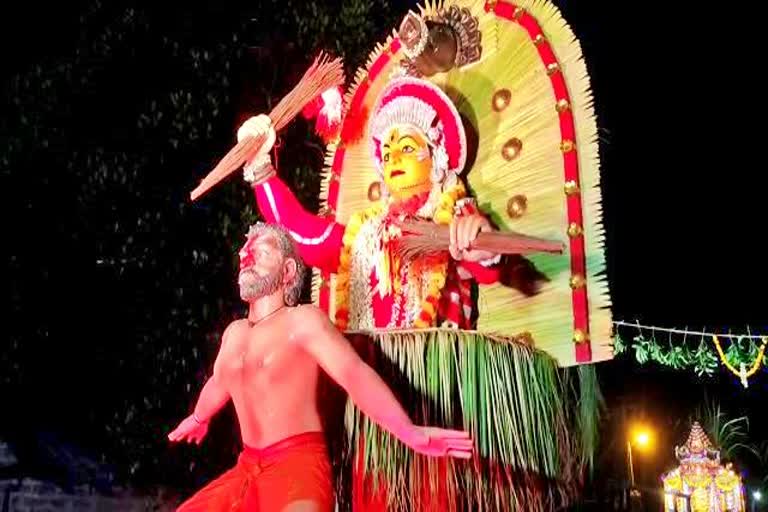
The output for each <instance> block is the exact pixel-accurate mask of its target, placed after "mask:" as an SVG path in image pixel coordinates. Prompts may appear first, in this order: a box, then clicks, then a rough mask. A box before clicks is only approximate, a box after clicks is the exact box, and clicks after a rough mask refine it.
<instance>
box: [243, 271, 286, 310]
mask: <svg viewBox="0 0 768 512" xmlns="http://www.w3.org/2000/svg"><path fill="white" fill-rule="evenodd" d="M282 277H283V276H282V275H281V273H280V272H275V273H273V274H269V275H266V276H260V275H258V274H257V273H256V272H254V271H253V270H250V269H246V270H243V271H242V272H240V276H239V278H238V284H239V285H240V298H241V299H243V300H244V301H246V302H253V301H255V300H257V299H260V298H262V297H266V296H267V295H272V294H273V293H275V292H276V291H277V290H279V289H280V285H281V284H282Z"/></svg>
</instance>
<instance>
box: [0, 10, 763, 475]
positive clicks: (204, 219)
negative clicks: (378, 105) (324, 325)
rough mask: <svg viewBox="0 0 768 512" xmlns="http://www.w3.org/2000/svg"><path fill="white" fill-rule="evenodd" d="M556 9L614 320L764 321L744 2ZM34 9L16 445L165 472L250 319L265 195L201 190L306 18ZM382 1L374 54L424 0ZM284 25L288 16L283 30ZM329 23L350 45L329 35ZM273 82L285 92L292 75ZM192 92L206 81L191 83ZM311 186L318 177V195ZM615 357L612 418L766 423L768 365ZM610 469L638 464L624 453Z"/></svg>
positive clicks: (20, 215)
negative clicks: (718, 367)
mask: <svg viewBox="0 0 768 512" xmlns="http://www.w3.org/2000/svg"><path fill="white" fill-rule="evenodd" d="M335 3H336V2H334V3H333V4H335ZM556 3H557V4H558V5H559V6H560V8H561V9H562V11H563V14H564V16H565V18H566V19H567V20H568V22H569V23H570V24H571V26H572V28H573V30H574V31H575V33H576V35H577V36H578V37H579V38H580V40H581V42H582V46H583V51H584V54H585V57H586V60H587V64H588V68H589V70H590V73H591V76H592V83H593V88H594V94H595V103H596V109H597V114H598V123H599V126H600V136H601V141H602V147H601V157H602V162H603V163H602V169H603V198H604V217H605V224H606V231H607V234H606V238H607V249H606V250H607V255H608V273H609V280H610V285H611V291H612V295H613V299H614V316H615V318H616V319H621V320H627V321H635V320H638V321H640V322H642V323H646V324H652V325H659V326H668V327H680V328H683V327H689V328H692V329H701V328H706V329H711V330H716V331H718V330H719V331H728V330H733V331H734V332H745V331H746V330H747V328H748V327H749V328H750V329H751V330H752V332H753V333H756V334H760V333H765V334H768V322H767V320H768V316H767V315H766V313H765V300H764V299H763V296H764V294H765V291H766V289H768V266H767V265H766V263H765V256H764V251H763V243H762V242H763V237H764V233H763V232H764V227H763V226H764V224H765V219H766V215H765V213H764V210H765V200H764V194H765V190H766V188H765V180H764V177H763V173H764V169H765V164H764V161H763V159H762V158H761V157H762V153H763V150H764V147H765V144H766V142H765V140H763V139H764V136H763V133H762V132H763V130H762V128H761V127H760V125H758V126H757V127H751V126H748V125H747V123H748V122H753V121H754V122H757V123H760V122H761V121H762V115H761V113H762V111H764V110H765V101H764V100H763V96H764V93H763V87H762V82H761V81H760V80H758V79H757V78H756V72H757V70H758V68H759V66H760V64H761V63H762V61H761V60H755V59H754V57H753V56H751V55H750V48H752V47H753V45H754V41H753V39H756V37H757V35H756V32H755V31H753V30H750V29H748V27H747V24H748V23H749V21H750V20H749V16H742V17H736V16H733V17H728V18H726V17H725V13H724V9H723V8H722V6H721V7H718V8H717V9H715V10H712V11H710V10H707V9H704V8H703V7H702V6H701V5H700V4H699V5H696V6H692V5H683V4H681V3H664V4H661V3H657V4H632V5H631V7H630V5H629V4H626V3H624V2H589V1H586V0H581V1H579V2H576V1H560V2H556ZM15 4H16V5H14V7H13V9H14V10H15V12H6V13H5V15H4V16H3V17H2V20H1V21H0V23H1V24H2V25H1V26H0V37H2V44H0V47H2V52H3V60H2V61H3V68H4V71H3V74H4V75H5V76H4V78H3V80H2V91H3V97H2V98H1V99H0V101H1V102H2V103H0V104H1V105H2V110H3V115H2V120H0V129H1V131H0V136H1V137H2V139H3V140H4V141H5V142H4V143H3V144H2V146H3V148H4V151H5V152H4V153H2V159H0V168H1V170H2V186H0V190H1V191H2V194H3V196H4V197H5V200H4V203H5V204H6V205H9V206H11V208H10V209H9V210H6V217H5V222H4V223H3V224H4V225H5V226H6V229H4V238H5V239H6V244H7V245H6V247H7V249H6V250H4V251H3V253H4V259H5V261H6V267H7V268H8V269H9V270H10V276H11V277H10V280H9V282H10V294H9V293H8V292H6V293H4V294H3V295H4V300H9V299H8V297H10V302H9V303H8V304H6V305H5V307H4V309H5V310H6V311H11V312H12V314H11V315H10V316H11V319H10V321H9V323H8V330H7V333H8V334H7V335H6V336H4V342H6V343H8V348H7V349H6V350H3V353H4V355H3V363H2V370H0V372H1V373H2V374H3V376H2V377H0V384H1V385H2V388H0V397H3V403H4V404H10V409H7V408H6V409H5V411H4V412H3V413H0V416H2V417H3V418H4V419H3V421H2V422H0V423H3V425H2V426H0V428H2V429H6V430H7V432H5V435H7V436H9V437H12V438H14V439H23V438H24V437H25V435H26V434H28V433H29V432H41V431H45V432H52V433H55V434H56V435H59V436H61V437H62V438H64V439H67V440H69V441H71V442H73V443H75V444H77V445H79V446H81V447H82V449H83V450H84V451H86V452H88V453H91V454H94V455H95V456H97V457H98V458H100V459H102V460H105V461H109V462H110V463H112V464H115V465H116V466H117V467H118V472H119V473H120V474H121V475H123V476H124V477H125V478H130V477H134V478H135V479H138V480H141V479H142V478H143V480H142V483H146V482H147V481H150V482H151V481H152V479H153V478H156V477H157V474H158V473H159V472H160V470H157V471H150V470H147V472H145V473H142V469H141V468H143V467H145V466H147V465H151V464H152V463H153V462H154V463H157V462H158V460H159V459H161V458H162V457H163V454H164V453H167V452H164V451H163V450H167V449H166V448H165V447H164V445H163V442H162V436H163V431H164V430H163V429H165V428H167V427H169V426H170V424H171V423H173V422H175V421H176V419H180V418H181V417H182V415H183V414H184V413H185V412H186V411H187V410H188V408H189V406H190V405H191V403H192V401H193V400H194V398H195V396H196V393H197V392H198V390H199V387H196V386H199V383H200V379H201V378H202V376H203V375H204V374H205V372H206V371H207V367H208V365H209V364H210V362H211V360H212V359H211V358H212V357H213V354H214V353H215V352H214V350H215V340H216V337H217V334H218V333H219V332H220V329H221V327H222V326H223V325H225V324H226V322H227V321H228V320H230V319H232V318H234V317H235V316H237V315H238V314H240V313H241V312H242V306H241V305H240V304H239V303H238V301H237V299H236V297H235V295H234V291H235V290H234V286H233V276H234V273H233V272H234V267H233V262H234V259H233V258H234V251H233V248H234V246H235V245H236V244H237V243H238V241H239V238H237V237H240V236H241V233H242V232H244V231H243V229H241V228H242V226H245V225H246V223H247V221H248V220H249V219H250V218H251V217H248V216H249V215H252V210H251V209H250V208H251V206H250V204H251V202H252V201H251V199H250V198H249V197H248V196H247V194H245V193H243V190H242V189H243V188H244V187H242V184H239V183H230V184H227V185H225V186H223V187H222V189H221V190H219V191H218V192H217V194H216V195H218V196H220V197H219V198H213V199H211V200H207V201H205V202H203V203H202V204H201V205H197V206H190V205H189V204H188V203H187V202H186V195H187V193H188V191H189V190H190V189H191V186H192V185H193V184H194V183H195V182H196V181H197V180H198V179H199V178H200V177H201V176H202V175H203V174H204V173H205V172H206V171H207V169H208V167H209V166H210V165H211V163H213V162H215V161H216V159H217V158H219V157H220V156H221V155H223V152H224V151H226V149H227V147H228V145H229V144H230V143H231V141H232V138H233V133H234V130H235V127H236V126H237V124H238V122H239V121H240V120H241V119H242V118H243V117H244V116H247V115H251V114H253V113H256V112H259V111H262V110H264V109H265V106H264V105H263V103H262V104H258V102H259V101H263V99H262V98H261V97H260V96H259V94H258V93H257V92H254V89H253V86H254V84H257V83H264V82H266V81H268V80H269V79H270V78H269V77H270V76H271V75H272V73H271V72H270V71H269V69H270V68H269V62H270V61H268V60H267V61H263V60H259V59H260V58H259V57H258V56H255V53H258V52H254V50H252V48H253V47H262V45H263V46H264V47H267V48H271V49H272V51H273V52H274V51H275V50H274V49H275V48H282V49H285V48H288V46H287V45H288V43H289V42H291V41H292V35H291V34H292V32H291V31H290V30H288V28H290V27H293V28H294V29H296V30H297V31H299V32H300V31H301V30H306V28H305V27H304V28H302V27H303V25H302V24H301V23H296V22H291V21H285V20H282V21H274V23H273V21H272V20H273V17H274V19H275V20H277V18H278V13H279V12H284V11H288V10H289V9H294V8H295V3H292V2H287V3H286V4H285V6H284V7H282V8H283V9H284V11H277V10H274V11H270V10H269V9H271V8H270V7H269V6H270V5H275V4H281V2H265V5H267V7H265V9H263V10H260V9H259V8H258V7H257V6H255V4H254V2H248V3H246V2H217V3H216V5H215V6H214V5H207V6H195V7H191V6H187V5H186V4H185V3H183V2H177V1H171V2H164V3H163V5H162V6H156V5H151V4H150V3H142V2H134V3H129V2H120V3H110V4H109V5H106V4H105V5H102V4H99V3H97V2H86V1H82V2H71V3H70V2H61V3H58V4H52V5H51V6H46V7H41V6H39V5H38V4H33V3H31V2H27V3H20V4H19V3H15ZM256 4H258V2H257V3H256ZM375 4H376V5H375V7H373V8H372V11H371V16H370V18H369V20H368V22H367V25H366V28H365V35H364V36H361V37H363V38H367V39H365V40H366V41H368V43H369V44H368V47H369V46H370V43H372V42H373V41H377V40H379V39H381V38H382V36H384V35H385V34H386V33H387V32H389V31H390V30H391V23H392V20H395V19H398V18H399V17H400V15H401V14H402V13H404V12H405V7H406V6H409V5H411V3H409V2H391V7H390V9H381V7H380V4H381V2H375ZM299 11H300V9H299ZM252 19H253V20H252ZM386 23H389V24H386ZM270 24H273V25H274V26H276V27H284V28H285V27H288V28H285V29H284V30H278V29H274V30H273V31H272V32H269V31H267V30H266V29H265V28H264V27H266V26H269V25H270ZM296 27H298V28H296ZM336 30H337V31H338V30H339V29H338V27H337V28H336ZM233 35H236V36H237V37H239V39H237V40H236V41H233V39H232V38H233ZM297 37H299V39H298V41H297V42H296V45H295V47H292V48H290V49H285V53H284V57H280V58H281V59H283V61H284V62H282V63H281V64H280V65H281V66H282V67H281V68H280V69H284V70H291V66H290V65H289V64H286V61H287V62H292V61H291V59H294V60H295V67H296V68H297V69H299V70H301V69H303V68H304V66H305V65H306V63H304V62H301V58H302V55H306V53H304V54H302V51H303V50H311V51H314V50H316V49H317V48H311V44H312V38H311V37H307V36H306V34H305V33H304V35H301V36H297ZM350 37H351V36H350ZM319 39H320V41H321V42H323V43H325V44H326V45H333V41H335V39H334V31H333V30H328V32H327V34H325V33H324V34H323V35H322V37H319ZM174 43H176V47H174ZM350 44H351V43H350ZM326 47H327V46H326ZM249 48H251V49H249ZM198 50H199V52H200V55H199V56H195V57H192V58H190V57H189V55H190V52H193V51H198ZM204 51H208V52H209V53H208V56H205V55H204V54H203V52H204ZM356 51H357V52H358V53H359V54H360V55H364V53H365V51H366V49H365V48H359V49H357V50H356ZM281 52H282V50H281ZM225 61H226V62H227V63H231V66H224V65H223V64H222V63H223V62H225ZM348 61H349V59H348ZM265 62H266V63H265ZM25 80H26V81H25ZM276 80H277V82H278V85H277V86H275V87H273V89H274V90H276V91H282V92H285V90H286V84H283V83H282V82H280V79H279V78H278V79H276ZM286 83H288V82H286ZM281 87H282V89H281ZM179 91H182V92H189V93H190V96H189V97H186V98H185V97H184V96H183V95H182V96H176V97H173V96H172V93H174V92H179ZM153 102H154V106H153ZM6 112H8V114H7V115H6ZM158 112H163V114H162V115H159V116H158V114H157V113H158ZM142 116H144V117H146V120H143V119H144V118H143V117H142ZM190 127H192V128H190ZM297 129H298V128H297ZM304 130H305V132H303V133H306V128H304ZM287 137H288V136H287ZM294 137H295V138H296V139H295V140H297V141H299V142H296V144H300V143H301V142H300V141H301V140H303V139H301V134H298V135H295V136H294ZM292 140H293V139H290V138H289V139H288V140H287V142H286V145H287V146H290V143H291V141H292ZM290 158H291V157H288V162H289V163H290V162H291V160H290ZM296 158H300V157H296ZM313 158H314V160H313ZM307 159H308V160H300V162H299V163H300V164H301V165H308V166H309V165H315V164H316V166H319V161H318V160H319V157H317V156H315V157H311V156H310V157H307ZM315 168H318V167H315ZM289 172H291V171H289ZM99 173H101V174H99ZM233 181H236V180H233ZM316 185H317V183H316V182H314V183H313V182H312V180H311V179H310V180H309V181H307V182H306V183H305V185H304V186H305V187H306V188H307V191H306V192H305V193H304V195H305V196H306V197H311V196H312V195H313V193H312V192H313V190H316V188H315V189H313V188H312V187H316ZM310 203H311V201H310ZM138 219H143V223H142V222H141V221H138V222H137V220H138ZM227 237H231V238H230V240H228V241H227V240H223V239H226V238H227ZM4 245H5V244H4ZM3 281H5V279H4V280H3ZM6 289H7V288H6ZM204 308H205V312H204V313H201V311H202V310H203V309H204ZM4 316H5V315H4ZM6 318H7V317H6ZM180 336H181V338H180ZM174 361H175V363H174ZM598 370H599V374H600V377H601V379H602V384H603V388H604V392H605V394H606V398H607V400H608V404H609V411H612V413H615V412H616V411H618V410H619V407H620V406H623V405H624V404H628V403H631V404H634V407H635V409H634V410H635V411H638V412H639V413H640V414H646V415H647V416H648V417H649V419H650V420H651V421H658V422H659V423H661V424H668V423H669V419H670V418H675V417H678V416H679V417H680V418H681V419H683V420H684V419H685V418H687V415H688V414H689V412H690V410H691V409H692V408H693V407H695V406H696V405H697V404H698V403H699V402H700V401H701V400H702V398H703V397H704V396H705V394H706V395H708V396H713V397H716V398H718V397H719V399H720V400H722V401H723V402H724V405H727V406H728V407H729V410H731V411H732V412H733V413H734V414H749V415H750V416H751V419H752V421H753V429H752V430H753V432H754V433H759V432H766V431H768V426H767V425H765V423H762V424H761V423H760V421H761V419H760V418H759V415H758V412H759V411H760V410H762V409H764V407H765V406H764V404H765V397H766V391H767V390H768V375H767V374H766V373H765V372H762V375H760V376H758V377H757V378H756V379H755V381H754V383H753V385H752V386H751V387H750V389H749V390H746V391H745V390H743V389H742V388H741V387H740V385H739V384H738V382H737V380H736V379H735V378H733V377H732V376H729V375H728V374H727V373H725V372H724V371H723V372H720V373H719V374H718V375H717V376H716V377H715V378H711V379H707V378H701V379H700V378H697V377H696V376H694V375H692V374H690V373H684V372H676V371H673V370H668V369H663V368H658V367H656V366H654V365H649V366H647V367H640V366H639V365H638V364H637V363H636V362H635V361H634V360H633V359H632V358H631V357H622V358H621V359H620V360H619V361H616V362H612V363H603V364H601V365H599V367H598ZM174 397H175V398H174ZM5 407H7V406H5ZM131 411H133V412H131ZM5 418H12V419H11V420H10V421H8V422H6V420H5ZM665 422H666V423H665ZM222 423H225V420H222ZM110 428H112V429H118V430H119V431H120V433H119V435H111V434H109V432H108V431H109V429H110ZM228 429H229V427H227V426H223V425H222V426H221V427H220V428H219V433H218V435H217V434H214V435H213V441H212V442H213V443H216V442H219V443H220V444H219V446H223V448H222V449H221V452H222V454H220V455H218V456H214V455H210V454H209V455H207V457H208V459H204V458H203V457H202V456H200V454H199V453H195V452H194V450H187V451H184V453H183V454H181V455H180V454H179V453H178V452H176V457H177V459H178V460H182V461H183V463H185V464H186V463H189V464H193V463H194V461H195V460H197V461H198V462H197V463H198V464H205V463H206V462H208V463H210V469H207V470H205V471H198V472H197V473H195V475H196V478H198V479H203V478H204V477H205V476H206V475H208V474H210V473H212V472H214V471H215V470H217V469H219V468H221V467H223V466H225V465H227V464H229V463H230V461H231V453H232V452H231V450H232V449H233V448H232V446H231V445H229V444H227V443H226V442H225V441H224V440H223V439H224V438H226V437H227V436H229V435H230V434H231V432H230V431H229V430H228ZM105 432H106V433H105ZM667 432H669V431H667ZM2 433H3V431H2V430H0V434H2ZM120 437H122V438H124V439H127V440H126V441H124V442H123V444H121V443H120V442H117V441H115V439H116V438H120ZM154 437H157V442H156V443H152V442H150V441H148V440H150V439H153V438H154ZM760 438H763V439H765V434H762V436H761V435H759V434H756V435H755V439H760ZM136 439H141V440H142V441H141V442H135V443H134V441H135V440H136ZM217 440H218V441H217ZM660 441H661V440H660ZM682 441H683V440H682V439H664V443H666V444H661V443H660V444H659V449H660V450H664V451H666V453H663V454H662V453H659V454H658V456H657V457H654V458H652V459H651V460H647V461H641V462H642V464H645V466H644V467H645V469H641V470H640V473H641V476H643V477H644V478H646V479H647V480H646V481H648V482H650V484H651V485H653V482H654V479H655V478H656V475H658V472H659V471H661V470H662V469H666V468H667V467H668V464H669V462H670V458H671V456H672V450H673V446H674V444H677V443H680V442H682ZM612 442H615V440H613V441H612V440H611V439H608V440H607V442H606V445H607V446H609V447H610V446H611V443H612ZM149 452H151V453H152V454H153V455H152V457H149V458H147V459H146V460H145V458H144V457H145V456H144V455H142V454H145V453H149ZM604 453H605V454H607V455H605V458H606V459H610V458H611V457H614V458H615V457H616V455H615V453H614V452H613V451H611V449H606V450H605V452H604ZM132 461H139V466H140V467H139V469H136V468H129V466H131V465H132V464H133V463H134V462H132ZM163 464H168V463H163ZM179 464H182V463H179ZM642 464H641V465H642ZM605 467H606V468H607V469H605V471H606V473H610V472H611V471H619V470H618V469H616V468H613V467H612V466H611V462H610V460H608V461H607V462H605ZM169 468H170V466H163V469H169ZM644 472H645V473H644ZM654 472H655V474H654ZM177 474H178V473H177ZM141 475H143V476H141ZM140 476H141V478H140ZM184 477H185V475H184V474H179V476H177V477H175V478H173V477H169V478H168V480H166V482H169V483H170V484H172V485H177V484H179V482H180V481H182V480H183V479H184ZM186 483H187V484H189V482H186ZM195 483H196V482H192V483H191V484H190V485H194V484H195Z"/></svg>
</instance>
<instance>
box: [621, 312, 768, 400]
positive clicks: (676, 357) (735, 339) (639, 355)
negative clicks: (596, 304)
mask: <svg viewBox="0 0 768 512" xmlns="http://www.w3.org/2000/svg"><path fill="white" fill-rule="evenodd" d="M614 325H615V326H616V327H617V328H618V327H621V328H634V329H635V330H636V331H638V332H637V334H636V335H634V336H633V338H632V341H631V342H629V343H628V342H627V341H625V340H624V339H623V338H622V337H621V336H620V335H619V333H618V332H616V333H615V337H614V349H615V353H616V355H619V354H621V353H623V352H626V351H628V350H629V349H630V348H631V349H633V350H634V352H635V359H637V362H639V363H640V364H645V363H646V362H648V361H649V360H650V361H655V362H657V363H660V364H663V365H665V366H669V367H671V368H675V369H687V368H690V369H692V370H694V371H695V372H696V374H697V375H699V376H702V375H709V376H711V375H712V374H714V372H715V370H716V369H717V365H718V358H719V362H720V363H722V365H723V366H725V367H726V368H727V369H728V371H730V372H731V373H732V374H734V375H735V376H736V377H738V378H739V380H740V381H741V384H742V385H743V386H744V387H745V388H747V387H748V386H749V382H748V379H749V378H750V377H753V376H754V375H756V374H757V373H758V372H759V371H760V368H761V366H766V367H768V356H766V349H768V337H765V336H753V335H732V334H712V333H705V332H694V331H688V330H687V329H668V328H663V327H655V326H644V325H640V324H632V323H629V322H614ZM648 333H650V335H648ZM656 333H668V334H669V336H670V339H669V340H668V343H666V344H662V343H660V342H659V341H657V339H656ZM673 335H678V336H679V335H682V336H683V339H682V341H681V342H679V343H675V344H673V343H672V336H673ZM689 335H690V336H697V337H699V338H700V341H699V343H698V346H697V347H696V348H693V347H691V345H690V344H689V343H686V338H687V336H689ZM708 338H711V340H712V343H713V345H714V349H715V350H712V348H711V347H712V346H711V345H710V344H709V343H708V341H707V339H708ZM720 338H729V339H731V344H730V346H729V347H728V348H727V350H723V347H722V346H721V344H720ZM664 345H666V347H665V346H664Z"/></svg>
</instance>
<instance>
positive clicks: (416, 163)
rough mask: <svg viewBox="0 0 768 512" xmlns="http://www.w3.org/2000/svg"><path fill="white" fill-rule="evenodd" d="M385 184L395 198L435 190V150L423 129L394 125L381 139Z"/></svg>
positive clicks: (402, 198)
mask: <svg viewBox="0 0 768 512" xmlns="http://www.w3.org/2000/svg"><path fill="white" fill-rule="evenodd" d="M381 162H382V165H383V169H384V184H385V185H386V186H387V189H388V190H389V193H390V194H391V195H392V197H393V198H394V199H396V200H405V199H408V198H410V197H413V196H415V195H419V194H423V193H425V192H429V191H430V190H432V179H431V176H432V153H431V151H430V148H429V144H428V143H427V137H426V136H425V135H424V134H423V133H422V132H421V130H419V129H417V128H414V127H412V126H408V125H395V126H393V127H391V128H390V129H389V130H387V132H386V133H385V136H384V138H383V140H382V142H381Z"/></svg>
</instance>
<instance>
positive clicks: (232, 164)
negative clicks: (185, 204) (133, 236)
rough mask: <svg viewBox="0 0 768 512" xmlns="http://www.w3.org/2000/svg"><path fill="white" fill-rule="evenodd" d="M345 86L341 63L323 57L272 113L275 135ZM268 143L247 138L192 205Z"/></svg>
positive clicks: (193, 195)
mask: <svg viewBox="0 0 768 512" xmlns="http://www.w3.org/2000/svg"><path fill="white" fill-rule="evenodd" d="M343 83H344V69H343V68H342V64H341V59H340V58H336V59H333V60H331V59H330V57H328V56H327V55H326V54H324V53H321V54H320V55H319V56H318V57H317V58H316V59H315V61H314V62H313V63H312V65H311V66H310V67H309V69H307V71H306V72H305V73H304V76H302V77H301V80H300V81H299V83H298V84H297V85H296V87H294V88H293V90H291V92H289V93H288V94H287V95H286V96H285V97H284V98H283V99H282V100H280V103H278V104H277V106H276V107H275V108H274V109H273V110H272V112H270V113H269V118H270V119H271V120H272V125H273V126H274V127H275V131H276V132H278V131H280V130H281V129H283V128H284V127H285V126H286V125H287V124H288V123H289V122H290V121H291V120H292V119H293V118H294V117H296V115H298V113H299V112H301V110H302V109H303V108H304V107H305V106H306V105H307V104H308V103H309V102H310V101H312V100H313V99H315V98H316V97H318V96H319V95H320V94H322V93H323V92H324V91H326V90H328V89H330V88H332V87H337V86H340V85H342V84H343ZM265 139H266V136H261V137H245V138H243V140H241V141H240V142H238V143H237V145H236V146H235V147H234V148H232V149H231V150H230V151H229V152H228V153H227V154H226V155H225V156H224V158H222V159H221V161H220V162H219V163H218V164H217V165H216V167H215V168H214V169H213V170H212V171H211V172H209V173H208V175H207V176H205V178H203V180H202V181H201V182H200V184H199V185H198V186H197V187H196V188H195V189H194V190H193V191H192V193H191V194H190V197H191V198H192V201H195V200H196V199H198V198H199V197H200V196H202V195H203V194H205V193H206V192H207V191H209V190H210V189H211V188H213V187H214V186H215V185H216V184H217V183H219V182H220V181H221V180H223V179H224V178H226V177H227V176H229V175H230V174H232V173H233V172H235V171H236V170H238V169H240V168H241V167H242V166H243V164H245V163H246V162H247V161H248V160H250V159H251V158H253V157H254V156H255V155H256V154H257V153H258V152H259V149H261V146H262V144H264V141H265Z"/></svg>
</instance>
